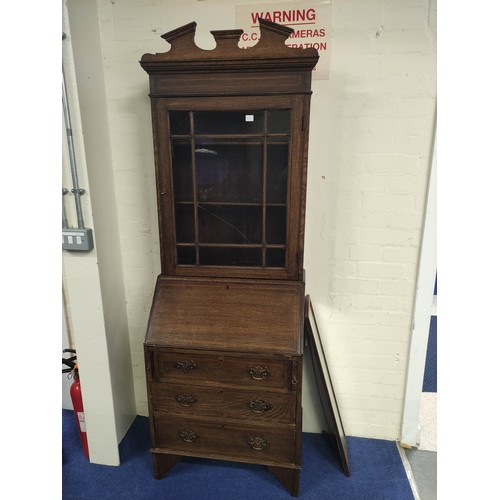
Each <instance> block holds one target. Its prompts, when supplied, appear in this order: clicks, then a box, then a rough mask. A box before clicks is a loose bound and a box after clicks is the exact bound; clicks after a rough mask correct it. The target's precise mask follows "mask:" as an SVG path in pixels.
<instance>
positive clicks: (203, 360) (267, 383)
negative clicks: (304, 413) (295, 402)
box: [152, 350, 299, 390]
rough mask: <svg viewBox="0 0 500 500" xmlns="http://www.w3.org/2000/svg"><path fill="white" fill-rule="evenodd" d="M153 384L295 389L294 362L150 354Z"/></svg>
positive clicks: (172, 352) (155, 352)
mask: <svg viewBox="0 0 500 500" xmlns="http://www.w3.org/2000/svg"><path fill="white" fill-rule="evenodd" d="M152 356H153V360H152V372H153V380H154V381H156V382H167V381H168V382H175V383H183V384H186V383H188V384H205V385H233V386H235V385H236V386H242V387H261V388H265V387H268V388H281V389H290V390H291V389H294V388H295V386H296V385H298V378H299V375H297V374H296V373H295V371H297V361H296V360H295V361H293V360H291V359H290V360H286V359H273V358H258V357H253V356H252V357H242V356H226V355H223V354H221V355H208V354H207V355H204V354H193V353H185V352H182V351H178V352H174V351H170V350H165V351H163V350H155V351H152Z"/></svg>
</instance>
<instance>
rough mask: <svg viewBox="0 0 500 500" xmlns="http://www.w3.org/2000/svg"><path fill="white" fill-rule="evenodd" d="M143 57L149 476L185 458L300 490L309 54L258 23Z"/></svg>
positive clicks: (177, 37) (180, 35)
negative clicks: (156, 237)
mask: <svg viewBox="0 0 500 500" xmlns="http://www.w3.org/2000/svg"><path fill="white" fill-rule="evenodd" d="M195 30H196V24H195V23H191V24H188V25H186V26H183V27H181V28H178V29H176V30H173V31H170V32H169V33H166V34H165V35H163V36H162V37H163V38H164V39H165V40H166V41H167V42H169V43H170V44H171V48H170V50H169V51H167V52H165V53H158V54H145V55H144V56H143V57H142V59H141V61H140V64H141V66H142V67H143V68H144V70H145V71H146V72H147V73H148V74H149V82H150V94H149V95H150V98H151V112H152V124H153V138H154V155H155V168H156V183H157V201H158V218H159V227H160V250H161V274H160V276H158V279H157V283H156V289H155V294H154V299H153V304H152V307H151V313H150V319H149V324H148V328H147V334H146V339H145V342H144V351H145V365H146V378H147V390H148V401H149V416H150V427H151V444H152V449H151V452H152V456H153V464H154V475H155V477H156V478H161V477H163V475H164V474H166V473H167V472H168V470H169V469H170V468H171V467H173V466H174V465H175V463H176V462H177V461H178V460H179V459H180V458H182V457H183V456H196V457H206V458H215V459H222V460H232V461H240V462H248V463H256V464H263V465H266V466H267V467H268V468H269V470H270V471H271V472H272V473H273V474H274V475H275V476H276V477H277V478H278V479H279V480H280V481H281V483H282V484H283V485H284V486H285V487H286V488H287V489H288V490H289V491H290V493H291V494H292V495H295V496H297V495H298V493H299V473H300V468H301V432H302V408H301V393H302V353H303V330H304V328H303V325H304V277H303V269H302V264H303V247H304V219H305V195H306V167H307V141H308V128H309V101H310V95H311V71H312V70H313V68H314V66H315V65H316V63H317V60H318V54H317V51H316V50H314V49H292V48H289V47H287V46H286V45H285V40H286V39H287V38H288V37H289V36H290V34H291V33H292V32H293V30H292V29H290V28H287V27H285V26H280V25H277V24H274V23H271V22H268V21H265V20H260V32H261V36H260V40H259V42H258V43H257V45H255V46H254V47H252V48H248V49H240V48H238V41H239V38H240V36H241V34H242V33H243V31H242V30H226V31H212V32H211V33H212V34H213V36H214V38H215V40H216V44H217V46H216V48H215V49H213V50H202V49H200V48H198V47H197V46H196V44H195V42H194V37H195Z"/></svg>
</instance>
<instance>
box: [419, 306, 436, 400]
mask: <svg viewBox="0 0 500 500" xmlns="http://www.w3.org/2000/svg"><path fill="white" fill-rule="evenodd" d="M422 392H437V316H431V325H430V329H429V340H428V342H427V355H426V358H425V371H424V383H423V385H422Z"/></svg>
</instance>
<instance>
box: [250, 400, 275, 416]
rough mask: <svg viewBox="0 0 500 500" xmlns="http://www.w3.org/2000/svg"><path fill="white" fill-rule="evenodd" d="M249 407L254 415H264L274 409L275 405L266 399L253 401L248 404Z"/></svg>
mask: <svg viewBox="0 0 500 500" xmlns="http://www.w3.org/2000/svg"><path fill="white" fill-rule="evenodd" d="M248 406H249V407H250V409H251V410H252V411H253V412H254V413H264V412H265V411H269V410H270V409H271V408H272V407H273V405H272V404H271V403H269V402H268V401H266V400H265V399H251V400H250V401H249V402H248Z"/></svg>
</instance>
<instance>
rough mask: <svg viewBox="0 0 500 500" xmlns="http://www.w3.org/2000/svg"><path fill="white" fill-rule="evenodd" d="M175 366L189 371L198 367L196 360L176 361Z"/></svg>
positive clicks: (183, 370)
mask: <svg viewBox="0 0 500 500" xmlns="http://www.w3.org/2000/svg"><path fill="white" fill-rule="evenodd" d="M175 368H177V369H178V370H181V371H182V372H184V373H187V372H190V371H192V370H195V369H196V363H195V362H194V361H177V362H176V363H175Z"/></svg>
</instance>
